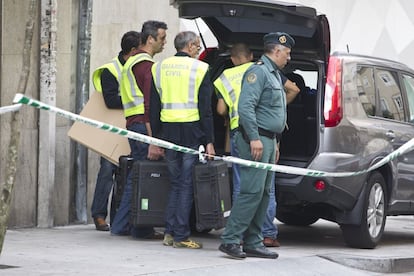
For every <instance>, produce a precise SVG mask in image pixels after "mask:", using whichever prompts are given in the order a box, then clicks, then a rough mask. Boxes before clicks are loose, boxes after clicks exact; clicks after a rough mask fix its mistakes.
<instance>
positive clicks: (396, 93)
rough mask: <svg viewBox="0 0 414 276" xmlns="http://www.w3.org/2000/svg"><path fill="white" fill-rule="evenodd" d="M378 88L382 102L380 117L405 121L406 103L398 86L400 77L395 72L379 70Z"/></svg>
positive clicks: (376, 71) (377, 71)
mask: <svg viewBox="0 0 414 276" xmlns="http://www.w3.org/2000/svg"><path fill="white" fill-rule="evenodd" d="M375 75H376V87H377V89H378V95H379V100H380V105H381V106H380V107H381V112H380V114H377V115H379V116H380V117H383V118H387V119H392V120H397V121H404V120H405V119H404V103H403V98H402V95H401V89H400V87H399V84H398V81H397V80H398V75H397V73H396V72H394V71H390V70H385V69H377V70H375Z"/></svg>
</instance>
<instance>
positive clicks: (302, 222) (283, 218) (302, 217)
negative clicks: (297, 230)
mask: <svg viewBox="0 0 414 276" xmlns="http://www.w3.org/2000/svg"><path fill="white" fill-rule="evenodd" d="M276 218H277V219H278V220H279V221H280V222H282V223H284V224H286V225H294V226H308V225H311V224H314V223H315V222H317V221H318V220H319V217H316V216H314V215H311V214H306V213H300V214H299V213H289V212H279V211H277V213H276Z"/></svg>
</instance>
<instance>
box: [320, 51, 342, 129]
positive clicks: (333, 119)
mask: <svg viewBox="0 0 414 276" xmlns="http://www.w3.org/2000/svg"><path fill="white" fill-rule="evenodd" d="M341 84H342V61H341V59H340V58H338V57H335V56H331V57H330V58H329V64H328V73H327V77H326V88H325V101H324V110H323V114H324V117H325V126H326V127H334V126H337V125H338V124H339V122H341V120H342V116H343V108H342V86H341Z"/></svg>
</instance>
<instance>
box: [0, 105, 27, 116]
mask: <svg viewBox="0 0 414 276" xmlns="http://www.w3.org/2000/svg"><path fill="white" fill-rule="evenodd" d="M21 106H22V104H14V105H7V106H2V107H0V114H3V113H7V112H12V111H17V110H19V109H20V107H21Z"/></svg>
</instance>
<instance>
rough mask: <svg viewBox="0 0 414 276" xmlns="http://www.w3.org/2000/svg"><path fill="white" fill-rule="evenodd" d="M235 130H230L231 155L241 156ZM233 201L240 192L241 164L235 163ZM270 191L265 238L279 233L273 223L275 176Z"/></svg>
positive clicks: (264, 229)
mask: <svg viewBox="0 0 414 276" xmlns="http://www.w3.org/2000/svg"><path fill="white" fill-rule="evenodd" d="M234 133H235V132H234V131H233V132H230V153H231V156H234V157H239V150H238V149H237V146H236V142H235V139H234ZM232 168H233V202H235V201H236V197H237V195H238V194H239V193H240V165H239V164H236V163H233V164H232ZM271 185H272V186H271V188H270V193H269V206H268V207H267V211H266V217H265V221H264V223H263V227H262V235H263V237H265V238H272V239H276V238H277V234H278V232H279V231H278V229H277V226H276V225H275V224H274V223H273V220H274V218H275V216H276V197H275V178H274V177H273V178H272V184H271Z"/></svg>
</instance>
